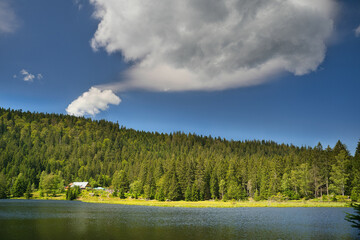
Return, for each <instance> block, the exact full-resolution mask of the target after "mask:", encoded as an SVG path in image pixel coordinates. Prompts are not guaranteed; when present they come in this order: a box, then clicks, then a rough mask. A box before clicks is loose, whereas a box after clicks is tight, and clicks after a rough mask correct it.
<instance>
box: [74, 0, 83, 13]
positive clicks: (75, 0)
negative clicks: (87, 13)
mask: <svg viewBox="0 0 360 240" xmlns="http://www.w3.org/2000/svg"><path fill="white" fill-rule="evenodd" d="M73 2H74V4H75V5H77V7H78V10H79V11H80V10H81V9H82V8H83V4H82V0H73Z"/></svg>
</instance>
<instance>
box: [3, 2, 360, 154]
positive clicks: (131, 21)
mask: <svg viewBox="0 0 360 240" xmlns="http://www.w3.org/2000/svg"><path fill="white" fill-rule="evenodd" d="M122 2H124V1H103V0H92V1H91V2H88V1H85V0H84V1H80V0H79V1H45V0H35V1H31V2H30V1H25V0H13V1H6V0H0V9H1V8H2V10H0V81H1V88H0V106H1V107H5V108H9V107H10V108H14V109H23V110H26V111H27V110H29V111H36V112H55V113H62V114H66V113H70V114H75V115H80V114H85V116H87V117H92V118H94V119H107V120H110V121H115V122H116V121H118V122H119V124H121V125H124V126H126V127H128V128H134V129H137V130H146V131H158V132H173V131H183V132H186V133H187V132H191V133H197V134H199V135H212V136H220V137H222V138H226V139H234V140H246V139H250V140H252V139H260V140H262V139H265V140H274V141H276V142H279V143H289V144H294V145H298V146H302V145H308V146H315V145H316V144H317V143H318V142H319V141H320V142H321V143H322V144H323V146H327V145H330V146H334V144H335V143H336V141H337V140H341V141H342V142H343V143H345V144H346V145H347V146H348V148H349V150H350V151H351V152H352V153H354V151H355V148H356V145H357V142H358V140H359V138H360V111H359V103H360V94H359V91H360V81H359V79H360V67H359V66H360V54H359V53H360V37H359V36H356V31H355V30H356V29H357V27H359V25H360V2H359V1H355V0H354V1H350V0H349V1H342V2H341V3H339V2H337V3H336V2H333V1H330V0H329V1H327V0H323V1H319V2H321V3H320V5H319V6H311V4H312V3H311V1H309V3H307V1H304V2H306V3H305V5H304V6H303V5H296V4H295V3H294V4H293V5H286V4H284V5H281V6H280V5H277V3H276V1H269V5H267V6H266V8H265V7H264V6H261V5H259V6H254V5H251V6H250V5H249V6H246V7H247V8H246V9H247V11H246V12H241V10H237V12H236V14H237V15H236V16H237V17H238V18H239V17H241V16H242V17H244V16H246V17H248V15H249V16H250V17H248V18H249V19H250V20H247V21H242V22H241V24H240V22H239V24H233V23H234V21H235V22H236V18H234V19H230V20H231V21H230V20H229V19H228V18H229V17H228V16H230V15H231V16H232V14H233V13H234V12H232V10H229V9H226V8H223V6H217V5H216V6H215V5H214V8H212V7H211V4H212V3H210V2H213V1H210V2H208V3H206V7H204V6H205V5H204V6H200V7H199V6H197V5H196V6H195V5H193V4H192V2H191V1H190V0H188V1H186V2H188V4H187V5H186V6H181V7H179V6H176V8H175V7H174V6H166V5H165V3H163V2H164V1H158V2H159V4H158V5H156V6H155V7H154V6H150V7H149V6H140V5H136V4H141V3H140V2H141V1H134V3H129V4H127V5H126V7H125V6H121V4H122ZM138 2H139V3H138ZM165 2H166V1H165ZM202 2H204V1H198V4H201V3H202ZM224 2H227V1H224ZM238 2H239V6H241V8H240V7H239V9H244V5H243V4H245V3H243V2H246V1H238ZM290 2H296V1H295V0H290ZM333 3H335V5H333ZM203 4H204V3H203ZM214 4H215V3H214ZM307 4H309V5H307ZM309 6H310V7H313V8H312V9H315V10H314V11H310V10H309V11H308V7H309ZM172 7H174V8H172ZM320 7H321V9H325V8H326V7H329V8H331V9H330V10H328V11H327V10H326V11H325V10H318V8H320ZM163 8H167V9H170V10H169V12H170V13H172V14H171V16H178V17H177V18H176V21H175V20H174V18H173V17H172V18H170V19H167V18H169V16H168V15H164V14H163V12H164V11H163V10H162V9H163ZM198 8H199V9H201V11H199V10H198ZM282 8H286V9H288V10H289V11H292V14H291V16H290V17H291V18H290V19H287V20H286V17H287V15H284V16H283V18H284V19H282V18H277V17H276V16H275V15H274V16H273V15H271V12H272V11H268V9H270V10H274V12H276V11H277V12H279V10H281V9H282ZM124 9H125V10H124ZM134 9H141V14H140V15H136V14H128V13H133V10H134ZM171 9H175V10H171ZM214 9H215V10H214ZM219 9H224V10H221V11H220V10H219ZM264 9H266V11H267V13H268V15H267V16H268V18H267V19H268V22H270V23H269V25H268V26H266V28H265V27H264V24H265V25H266V24H267V23H264V21H263V19H258V15H254V16H251V14H250V12H251V10H254V12H256V11H257V12H261V11H265V10H264ZM100 10H102V12H100ZM113 11H114V12H113ZM171 11H173V12H171ZM4 12H5V13H4ZM188 12H195V13H194V14H193V15H189V16H186V18H185V17H183V15H184V13H188ZM334 12H335V13H334ZM94 13H97V16H94ZM288 15H289V14H288ZM209 16H210V17H209ZM212 16H214V17H212ZM293 16H294V17H293ZM251 17H252V18H251ZM292 18H294V22H292ZM119 19H120V20H119ZM158 19H161V21H160V20H158ZM226 19H227V20H226ZM244 19H245V17H244ZM302 21H303V22H302ZM311 21H314V22H313V23H312V22H311ZM213 22H216V27H214V26H215V25H214V24H213ZM99 23H102V25H101V26H100V25H99ZM329 23H333V25H329ZM282 24H283V26H282ZM275 25H276V26H275ZM168 26H169V27H168ZM179 26H181V27H182V28H181V29H183V28H185V30H186V31H187V35H186V38H183V36H182V35H180V34H179V32H174V31H173V30H172V29H176V28H177V27H179ZM219 26H220V27H219ZM329 26H331V28H330V27H329ZM192 27H194V28H197V29H198V30H197V31H194V30H193V29H192ZM228 28H230V29H231V31H229V32H225V31H224V32H222V31H223V30H222V29H228ZM296 28H298V29H296ZM179 29H180V27H179ZM203 29H204V30H203ZM249 29H250V30H249ZM293 29H295V30H297V31H294V32H292V30H293ZM324 29H325V30H324ZM235 30H236V31H235ZM290 30H291V31H290ZM179 31H180V30H179ZM181 31H183V30H181ZM219 31H220V32H219ZM246 31H250V32H246ZM180 33H182V32H180ZM245 33H246V34H245ZM317 33H319V34H318V35H317ZM96 34H97V35H96ZM251 34H252V36H253V38H252V41H248V36H249V35H251ZM314 34H315V35H314ZM154 36H155V37H154ZM174 36H177V37H174ZM214 36H216V37H214ZM277 36H280V37H279V38H277ZM275 38H276V41H275V40H274V39H275ZM154 39H155V40H154ZM225 39H226V41H225ZM239 39H241V40H242V41H241V44H239ZM185 40H186V41H185ZM297 40H299V41H297ZM158 42H160V43H161V44H159V43H158ZM219 42H220V43H221V44H219ZM224 42H227V44H229V46H230V45H231V44H232V43H235V44H232V45H231V46H232V48H231V51H229V48H222V47H219V46H223V45H224ZM294 42H295V43H294ZM91 43H93V44H91ZM255 43H259V45H254V44H255ZM321 43H324V44H325V45H324V46H325V49H322V48H321V47H317V46H321ZM174 46H177V47H178V49H176V51H175V50H174ZM208 46H210V47H208ZM285 47H286V48H285ZM189 49H190V50H191V51H190V50H189ZM247 49H251V51H250V50H249V52H247ZM199 52H200V53H199ZM198 53H199V54H198ZM223 53H224V54H223ZM222 54H223V55H222ZM322 54H323V58H322V57H321V56H322ZM219 55H221V56H222V58H218V56H219ZM219 59H220V60H219ZM219 61H220V63H219ZM221 61H222V62H221ZM267 64H268V65H271V68H270V70H269V69H266V65H267ZM144 65H146V66H145V67H144ZM149 66H150V67H149ZM263 66H265V67H263ZM154 69H155V70H154ZM164 69H165V70H164ZM179 69H182V70H184V71H182V72H180V71H178V70H179ZM243 69H246V71H253V73H255V76H257V77H253V75H254V74H249V73H248V72H246V71H244V70H243ZM22 70H26V72H27V73H28V74H27V75H26V74H22V73H21V71H22ZM23 73H24V72H23ZM29 74H32V75H33V77H30V78H32V81H25V80H24V77H26V76H31V75H29ZM38 74H41V76H42V77H39V76H38ZM15 75H16V77H15ZM149 76H151V77H149ZM249 76H250V77H249ZM91 87H95V88H96V89H98V92H97V94H98V95H96V96H100V95H101V101H105V102H104V104H105V105H99V106H98V105H96V106H95V108H96V109H97V110H98V113H97V114H95V115H91V114H89V110H88V109H89V106H84V104H90V105H91V104H92V103H91V101H82V102H81V101H76V100H77V99H79V98H81V97H80V96H83V99H85V97H84V95H83V94H84V93H88V95H87V96H88V97H89V96H93V95H91V93H92V91H91V90H89V89H90V88H91ZM106 91H108V92H106ZM105 92H106V94H105ZM104 99H105V100H104ZM120 99H121V103H120ZM80 100H81V99H80ZM87 100H88V99H87ZM97 100H98V98H96V99H95V100H94V101H95V102H96V101H97ZM74 102H75V103H74ZM71 103H74V104H73V105H72V106H73V108H70V107H69V105H70V104H71ZM94 104H97V102H96V103H94ZM90 107H93V108H94V106H90ZM107 107H108V108H107ZM93 108H92V109H93ZM66 109H68V111H66ZM69 109H70V110H71V111H70V110H69ZM74 109H75V110H74Z"/></svg>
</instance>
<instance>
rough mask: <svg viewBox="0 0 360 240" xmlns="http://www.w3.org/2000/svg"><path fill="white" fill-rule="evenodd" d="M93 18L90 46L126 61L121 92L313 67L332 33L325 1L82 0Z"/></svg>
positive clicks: (329, 2)
mask: <svg viewBox="0 0 360 240" xmlns="http://www.w3.org/2000/svg"><path fill="white" fill-rule="evenodd" d="M90 2H91V3H92V4H93V5H94V7H95V13H94V17H95V18H97V19H99V21H100V23H99V25H98V29H97V31H96V33H95V34H94V37H93V39H92V40H91V46H92V48H93V49H94V50H98V49H99V48H104V49H105V50H106V51H107V52H108V53H114V52H121V53H122V54H123V56H124V57H125V60H126V61H134V65H133V66H132V68H130V70H128V71H127V72H126V73H125V79H126V80H125V81H122V82H119V83H113V84H108V85H106V86H98V88H101V89H112V90H113V91H123V90H126V89H134V88H138V89H146V90H152V91H184V90H220V89H228V88H235V87H241V86H249V85H254V84H259V83H262V82H264V81H267V80H268V79H269V78H270V77H271V76H274V74H277V73H281V72H286V71H287V72H291V73H293V74H295V75H303V74H307V73H310V72H312V71H315V70H316V69H317V68H318V66H319V65H320V64H321V63H322V61H323V60H324V58H325V53H326V41H327V39H328V38H329V37H330V36H331V34H332V32H333V16H334V12H335V9H336V6H335V3H334V1H333V0H317V1H313V0H287V1H279V0H223V1H217V0H182V1H166V0H155V1H151V2H150V1H143V0H131V1H128V0H90Z"/></svg>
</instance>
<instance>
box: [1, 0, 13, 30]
mask: <svg viewBox="0 0 360 240" xmlns="http://www.w3.org/2000/svg"><path fill="white" fill-rule="evenodd" d="M16 28H17V19H16V15H15V13H14V11H13V10H12V8H11V7H10V5H9V4H8V2H7V1H6V0H0V33H12V32H14V31H15V29H16Z"/></svg>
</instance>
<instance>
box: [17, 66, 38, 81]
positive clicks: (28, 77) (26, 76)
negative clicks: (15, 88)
mask: <svg viewBox="0 0 360 240" xmlns="http://www.w3.org/2000/svg"><path fill="white" fill-rule="evenodd" d="M20 73H21V74H22V75H23V77H24V78H23V79H24V81H25V82H32V81H33V80H34V78H35V75H33V74H31V73H29V72H28V71H26V70H25V69H22V70H21V71H20Z"/></svg>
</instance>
